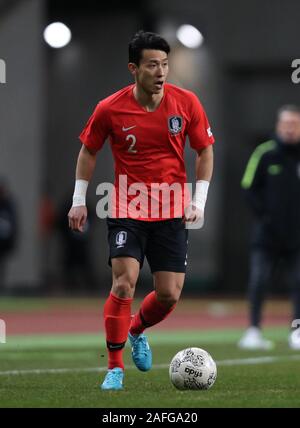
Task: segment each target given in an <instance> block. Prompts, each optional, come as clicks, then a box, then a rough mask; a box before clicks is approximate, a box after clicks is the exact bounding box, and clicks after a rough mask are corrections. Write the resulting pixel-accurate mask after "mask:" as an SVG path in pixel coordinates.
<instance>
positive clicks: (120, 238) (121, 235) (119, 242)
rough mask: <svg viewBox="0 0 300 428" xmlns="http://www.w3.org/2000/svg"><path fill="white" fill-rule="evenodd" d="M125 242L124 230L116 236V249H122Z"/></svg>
mask: <svg viewBox="0 0 300 428" xmlns="http://www.w3.org/2000/svg"><path fill="white" fill-rule="evenodd" d="M126 241H127V232H125V231H124V230H122V231H121V232H119V233H118V234H117V236H116V244H117V246H118V247H117V248H122V247H124V245H125V244H126Z"/></svg>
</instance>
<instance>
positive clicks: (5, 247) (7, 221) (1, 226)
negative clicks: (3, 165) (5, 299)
mask: <svg viewBox="0 0 300 428" xmlns="http://www.w3.org/2000/svg"><path fill="white" fill-rule="evenodd" d="M16 240H17V215H16V208H15V204H14V201H13V198H12V196H11V194H10V192H9V189H8V186H7V183H6V181H5V179H4V178H2V177H0V290H3V289H4V287H5V264H6V261H7V258H8V256H9V255H10V254H11V252H12V251H13V249H14V248H15V245H16Z"/></svg>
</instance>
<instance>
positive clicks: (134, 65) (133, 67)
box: [128, 62, 137, 77]
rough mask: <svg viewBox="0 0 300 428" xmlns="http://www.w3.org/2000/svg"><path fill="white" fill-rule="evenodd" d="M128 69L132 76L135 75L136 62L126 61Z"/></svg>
mask: <svg viewBox="0 0 300 428" xmlns="http://www.w3.org/2000/svg"><path fill="white" fill-rule="evenodd" d="M128 70H129V71H130V73H131V74H132V76H133V77H135V76H136V72H137V66H136V64H134V63H133V62H129V63H128Z"/></svg>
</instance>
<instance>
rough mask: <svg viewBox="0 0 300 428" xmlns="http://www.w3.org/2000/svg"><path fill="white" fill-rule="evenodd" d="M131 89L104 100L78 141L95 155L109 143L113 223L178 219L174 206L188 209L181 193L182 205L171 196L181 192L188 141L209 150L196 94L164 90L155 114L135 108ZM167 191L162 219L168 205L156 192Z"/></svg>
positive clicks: (209, 138)
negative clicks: (117, 220) (126, 219)
mask: <svg viewBox="0 0 300 428" xmlns="http://www.w3.org/2000/svg"><path fill="white" fill-rule="evenodd" d="M133 88H134V85H130V86H127V87H126V88H124V89H122V90H120V91H118V92H116V93H114V94H113V95H111V96H109V97H107V98H105V99H104V100H102V101H101V102H100V103H99V104H98V105H97V107H96V109H95V111H94V113H93V114H92V116H91V117H90V119H89V121H88V123H87V124H86V127H85V128H84V130H83V131H82V133H81V134H80V140H81V142H82V143H83V144H84V145H85V146H86V147H87V148H88V149H89V150H90V151H92V152H97V151H98V150H100V149H101V147H102V146H103V144H104V142H105V140H106V139H107V138H109V142H110V145H111V149H112V153H113V157H114V161H115V192H116V193H115V197H116V199H115V202H116V211H115V215H112V216H113V217H119V218H122V217H131V218H137V219H139V220H148V221H157V220H163V219H165V218H174V217H178V216H179V215H178V214H176V209H175V208H176V204H177V207H178V206H179V205H180V207H181V208H182V206H184V205H186V204H187V196H186V194H184V193H183V192H181V196H180V197H179V199H180V202H179V200H178V198H176V196H175V194H176V192H177V190H176V189H179V188H180V189H181V190H182V189H183V188H184V186H185V183H186V171H185V164H184V147H185V141H186V137H187V136H188V137H189V141H190V146H191V147H192V148H193V149H195V150H200V149H202V148H204V147H207V146H209V145H210V144H213V143H214V137H213V135H212V132H211V129H210V125H209V122H208V119H207V116H206V114H205V111H204V109H203V107H202V105H201V103H200V101H199V99H198V98H197V96H196V95H195V94H194V93H192V92H190V91H187V90H185V89H181V88H179V87H177V86H175V85H171V84H167V83H166V84H165V85H164V96H163V98H162V100H161V103H160V105H159V106H158V107H157V109H156V110H155V111H153V112H148V111H147V110H146V109H145V108H143V107H142V106H141V105H140V104H139V103H138V102H137V100H136V99H135V97H134V94H133ZM168 186H169V187H170V188H172V189H173V190H174V192H171V193H170V204H169V205H170V213H169V215H167V216H166V215H165V214H164V213H165V211H162V210H163V208H164V207H165V206H166V201H163V200H162V193H161V192H160V191H159V192H157V188H159V189H162V188H163V187H165V188H167V187H168ZM172 186H173V187H172ZM167 205H168V204H167ZM153 207H154V208H153ZM133 212H135V215H132V213H133ZM136 213H138V215H136Z"/></svg>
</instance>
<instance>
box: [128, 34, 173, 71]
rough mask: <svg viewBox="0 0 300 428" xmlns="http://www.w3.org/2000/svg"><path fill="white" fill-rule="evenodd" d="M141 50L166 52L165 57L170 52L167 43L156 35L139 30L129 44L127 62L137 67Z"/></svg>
mask: <svg viewBox="0 0 300 428" xmlns="http://www.w3.org/2000/svg"><path fill="white" fill-rule="evenodd" d="M143 49H156V50H159V51H163V52H166V54H167V55H168V54H169V52H170V50H171V48H170V45H169V44H168V42H167V41H166V40H165V39H163V38H162V37H161V36H159V35H158V34H156V33H150V32H146V31H143V30H140V31H138V32H137V33H136V34H135V35H134V36H133V37H132V39H131V41H130V43H129V62H133V63H134V64H136V65H139V64H140V60H141V58H142V51H143Z"/></svg>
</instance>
